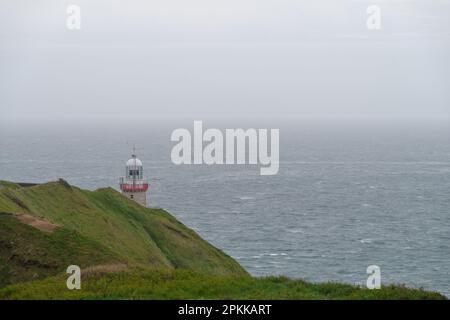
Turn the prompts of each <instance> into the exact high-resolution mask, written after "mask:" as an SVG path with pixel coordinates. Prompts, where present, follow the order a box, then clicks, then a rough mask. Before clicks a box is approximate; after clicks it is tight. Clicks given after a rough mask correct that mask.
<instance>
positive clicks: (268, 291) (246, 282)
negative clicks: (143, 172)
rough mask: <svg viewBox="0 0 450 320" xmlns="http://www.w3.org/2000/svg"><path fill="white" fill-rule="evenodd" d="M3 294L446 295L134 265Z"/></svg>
mask: <svg viewBox="0 0 450 320" xmlns="http://www.w3.org/2000/svg"><path fill="white" fill-rule="evenodd" d="M0 299H445V297H444V296H442V295H440V294H439V293H434V292H427V291H424V290H421V289H408V288H405V287H403V286H393V285H391V286H386V287H382V288H381V289H379V290H369V289H362V288H359V287H356V286H352V285H347V284H339V283H320V284H314V283H308V282H305V281H301V280H291V279H288V278H286V277H267V278H252V277H245V276H244V277H242V276H219V275H207V274H199V273H195V272H193V271H187V270H149V269H134V270H128V271H121V272H117V273H91V274H87V275H84V276H83V277H82V282H81V290H68V289H67V287H66V277H65V276H63V275H59V276H54V277H51V278H47V279H45V280H41V281H33V282H29V283H21V284H16V285H11V286H8V287H5V288H3V289H0Z"/></svg>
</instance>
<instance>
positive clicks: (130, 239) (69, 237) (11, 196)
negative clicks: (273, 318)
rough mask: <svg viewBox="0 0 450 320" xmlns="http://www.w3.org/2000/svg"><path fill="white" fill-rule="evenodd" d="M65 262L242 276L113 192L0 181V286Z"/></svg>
mask: <svg viewBox="0 0 450 320" xmlns="http://www.w3.org/2000/svg"><path fill="white" fill-rule="evenodd" d="M23 217H26V218H28V219H23ZM33 219H34V220H33ZM23 221H25V222H23ZM42 226H43V227H44V228H40V227H42ZM45 226H49V227H50V228H47V230H46V229H45ZM49 229H50V230H49ZM71 264H75V265H79V266H80V267H81V268H86V267H89V266H94V265H100V264H109V265H110V264H126V265H129V266H130V267H133V266H143V267H150V268H158V269H175V268H181V269H189V270H193V271H197V272H201V273H205V274H216V275H228V274H240V275H246V274H247V273H246V271H245V270H244V269H243V268H242V267H241V266H240V265H239V264H238V263H237V262H235V261H234V260H233V259H232V258H230V257H229V256H227V255H226V254H225V253H223V252H222V251H221V250H219V249H217V248H215V247H213V246H212V245H210V244H209V243H207V242H206V241H204V240H203V239H201V238H200V237H199V236H198V235H197V234H196V233H195V232H194V231H192V230H191V229H189V228H187V227H186V226H184V225H183V224H181V223H180V222H179V221H178V220H176V219H175V218H174V217H173V216H171V215H169V214H168V213H167V212H165V211H164V210H161V209H149V208H144V207H142V206H140V205H139V204H137V203H135V202H134V201H132V200H129V199H127V198H126V197H123V196H122V195H121V194H120V193H118V192H117V191H115V190H114V189H111V188H105V189H99V190H96V191H87V190H82V189H79V188H76V187H73V186H70V185H68V184H67V183H66V182H64V181H63V180H60V181H58V182H50V183H46V184H41V185H36V186H32V187H20V186H19V185H18V184H14V183H10V182H0V285H2V284H7V283H14V282H16V281H18V280H32V279H39V278H43V277H46V276H48V275H52V274H56V273H58V272H61V271H63V270H65V268H67V266H68V265H71Z"/></svg>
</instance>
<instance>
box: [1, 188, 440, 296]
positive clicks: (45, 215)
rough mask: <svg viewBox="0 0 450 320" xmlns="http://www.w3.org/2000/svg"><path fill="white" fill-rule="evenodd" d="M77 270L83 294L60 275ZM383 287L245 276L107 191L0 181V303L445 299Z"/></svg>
mask: <svg viewBox="0 0 450 320" xmlns="http://www.w3.org/2000/svg"><path fill="white" fill-rule="evenodd" d="M73 264H74V265H78V266H80V267H81V268H82V289H81V290H74V291H71V290H68V289H67V287H66V278H67V274H65V270H66V268H67V266H69V265H73ZM444 298H445V297H444V296H442V295H440V294H438V293H433V292H426V291H423V290H416V289H409V288H405V287H403V286H386V287H383V288H382V289H381V290H368V289H362V288H359V287H356V286H351V285H346V284H338V283H322V284H312V283H307V282H304V281H302V280H291V279H288V278H285V277H268V278H254V277H251V276H249V275H248V274H247V272H246V271H245V270H244V269H243V268H242V267H241V266H240V265H239V264H238V263H237V262H236V261H234V260H233V259H232V258H231V257H229V256H227V255H226V254H225V253H223V252H222V251H221V250H219V249H217V248H215V247H213V246H212V245H210V244H209V243H207V242H206V241H204V240H203V239H201V238H200V237H199V236H198V235H197V234H196V233H195V232H194V231H192V230H190V229H189V228H187V227H186V226H184V225H183V224H182V223H180V222H179V221H178V220H176V219H175V218H174V217H173V216H171V215H170V214H168V213H167V212H165V211H164V210H161V209H149V208H144V207H142V206H140V205H139V204H137V203H135V202H134V201H131V200H129V199H128V198H126V197H124V196H122V195H121V194H120V193H118V192H117V191H115V190H113V189H111V188H105V189H99V190H96V191H87V190H82V189H79V188H77V187H73V186H70V185H69V184H67V182H65V181H63V180H60V181H58V182H50V183H46V184H41V185H26V186H23V185H19V184H15V183H11V182H5V181H0V299H444Z"/></svg>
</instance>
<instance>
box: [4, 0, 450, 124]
mask: <svg viewBox="0 0 450 320" xmlns="http://www.w3.org/2000/svg"><path fill="white" fill-rule="evenodd" d="M0 2H1V7H0V8H1V9H0V124H1V123H14V121H19V120H28V121H31V122H33V121H56V120H58V121H59V120H67V121H70V120H71V119H73V120H75V121H85V120H86V121H98V120H100V119H107V121H117V120H130V119H139V121H160V120H164V119H189V120H194V119H199V120H207V119H223V118H230V119H234V118H236V119H242V118H261V119H272V118H277V119H280V120H283V119H285V120H289V121H296V120H299V121H300V120H302V119H308V118H314V119H322V118H323V119H338V120H342V119H377V118H378V119H388V118H389V119H404V120H408V119H441V120H446V121H448V120H449V114H450V111H449V109H450V90H449V89H450V85H449V84H450V62H449V57H450V1H449V0H422V1H419V0H417V1H407V0H397V1H396V0H389V1H387V0H384V1H375V0H374V1H362V0H361V1H349V0H341V1H339V0H328V1H325V0H314V1H300V0H298V1H294V0H251V1H249V0H195V1H189V0H158V1H144V0H142V1H137V0H127V1H118V0H83V1H82V0H71V1H61V0H53V1H49V0H33V1H31V0H29V1H24V0H0ZM69 4H77V5H79V6H80V7H81V18H82V20H81V21H82V22H81V25H82V29H81V30H80V31H69V30H67V28H66V17H67V15H66V7H67V5H69ZM370 4H377V5H379V6H380V7H381V10H382V30H380V31H369V30H367V28H366V19H367V14H366V8H367V7H368V5H370Z"/></svg>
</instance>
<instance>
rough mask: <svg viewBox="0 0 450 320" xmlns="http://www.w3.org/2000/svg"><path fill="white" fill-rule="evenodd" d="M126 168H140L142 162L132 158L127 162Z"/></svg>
mask: <svg viewBox="0 0 450 320" xmlns="http://www.w3.org/2000/svg"><path fill="white" fill-rule="evenodd" d="M126 165H127V167H142V161H141V160H139V159H138V158H136V156H134V157H133V158H131V159H130V160H128V161H127V164H126Z"/></svg>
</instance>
